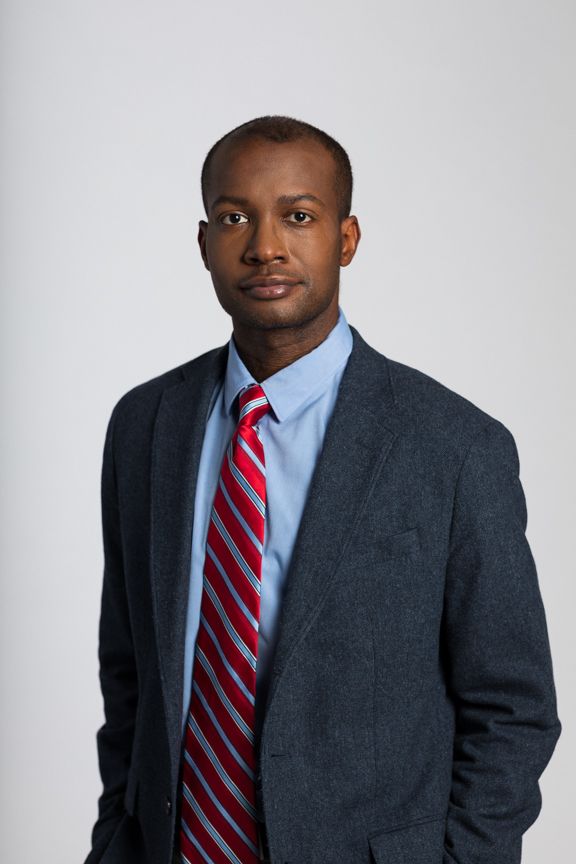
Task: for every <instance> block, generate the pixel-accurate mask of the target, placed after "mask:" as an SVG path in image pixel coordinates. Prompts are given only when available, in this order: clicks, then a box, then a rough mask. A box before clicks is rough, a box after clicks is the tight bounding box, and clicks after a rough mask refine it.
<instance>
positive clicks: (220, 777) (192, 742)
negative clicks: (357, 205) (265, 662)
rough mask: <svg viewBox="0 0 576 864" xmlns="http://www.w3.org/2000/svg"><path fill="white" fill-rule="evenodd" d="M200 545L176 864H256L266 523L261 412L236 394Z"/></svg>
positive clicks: (260, 394)
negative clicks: (236, 409) (234, 417)
mask: <svg viewBox="0 0 576 864" xmlns="http://www.w3.org/2000/svg"><path fill="white" fill-rule="evenodd" d="M239 402H240V416H239V421H238V425H237V427H236V429H235V431H234V434H233V436H232V439H231V441H230V444H229V445H228V448H227V450H226V453H225V454H224V459H223V461H222V467H221V469H220V477H219V480H218V486H217V488H216V494H215V496H214V503H213V505H212V510H211V514H210V522H209V526H208V534H207V540H206V558H205V562H204V575H203V588H202V600H201V605H200V626H199V629H198V637H197V640H196V649H195V655H194V671H193V674H192V695H191V699H190V711H189V713H188V721H187V724H186V732H185V737H184V758H183V763H182V809H181V825H180V854H181V860H182V862H183V864H185V862H190V864H195V862H202V864H204V862H207V864H256V862H258V861H259V859H260V856H259V845H258V843H259V841H258V823H257V817H256V797H255V779H256V754H255V750H254V722H255V714H254V704H255V697H256V661H257V656H258V625H259V620H260V579H261V573H262V553H263V546H264V524H265V515H266V473H265V463H264V450H263V447H262V442H261V440H260V436H259V433H258V431H257V428H255V424H256V423H258V421H259V420H260V419H261V418H262V417H263V416H264V415H265V414H266V413H267V412H268V411H269V409H270V405H269V404H268V400H267V399H266V396H265V394H264V391H263V390H262V388H261V387H260V385H259V384H251V385H250V386H249V387H247V388H246V389H245V390H243V391H242V392H241V393H240V399H239Z"/></svg>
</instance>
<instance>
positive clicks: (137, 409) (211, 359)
mask: <svg viewBox="0 0 576 864" xmlns="http://www.w3.org/2000/svg"><path fill="white" fill-rule="evenodd" d="M226 350H227V344H225V345H220V346H219V347H217V348H212V349H210V350H209V351H205V352H204V353H203V354H200V355H199V356H198V357H194V358H193V359H192V360H188V361H187V362H185V363H181V364H180V365H178V366H175V367H173V368H172V369H168V370H167V371H166V372H162V373H161V374H160V375H155V376H154V377H153V378H150V379H148V380H147V381H143V382H141V383H139V384H136V385H135V386H134V387H131V388H130V389H129V390H127V391H126V392H125V393H124V394H123V395H122V396H120V398H119V399H118V400H117V401H116V403H115V404H114V406H113V409H112V414H111V418H110V422H111V424H118V423H129V424H130V425H138V424H139V423H141V422H142V423H145V422H146V420H148V419H150V418H152V417H153V416H154V415H155V414H156V410H157V408H158V405H159V403H160V401H161V399H162V397H163V395H164V394H165V393H166V391H168V390H170V389H171V388H172V387H175V386H177V385H179V384H183V383H185V382H190V383H194V382H202V381H204V380H206V379H207V378H209V377H210V376H211V375H215V374H218V370H219V369H222V368H223V366H224V365H225V355H226Z"/></svg>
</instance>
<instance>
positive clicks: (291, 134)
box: [201, 114, 353, 220]
mask: <svg viewBox="0 0 576 864" xmlns="http://www.w3.org/2000/svg"><path fill="white" fill-rule="evenodd" d="M253 138H262V139H264V140H266V141H275V142H276V143H278V144H284V143H285V142H287V141H297V140H298V139H302V138H308V139H312V140H314V141H317V142H318V143H319V144H321V145H322V146H323V147H324V148H325V149H326V150H328V152H329V153H331V154H332V157H333V159H334V162H335V167H336V193H337V195H338V202H339V207H338V212H339V217H340V220H342V219H345V218H346V217H347V216H349V215H350V210H351V207H352V184H353V178H352V166H351V165H350V159H349V158H348V154H347V153H346V151H345V150H344V148H343V147H342V145H341V144H339V143H338V141H336V140H335V139H334V138H332V137H331V136H330V135H328V134H327V133H326V132H323V131H322V130H321V129H318V128H317V127H316V126H312V125H311V124H310V123H306V122H305V121H304V120H296V119H295V118H294V117H285V116H283V115H280V114H269V115H266V116H264V117H256V118H255V119H254V120H248V121H247V122H246V123H242V124H241V125H240V126H236V128H235V129H232V130H231V131H230V132H227V133H226V134H225V135H223V136H222V138H219V139H218V141H216V143H215V144H213V146H212V147H211V148H210V150H209V151H208V154H207V155H206V158H205V159H204V164H203V166H202V175H201V188H202V202H203V204H204V209H205V210H206V214H208V207H207V205H206V191H207V185H208V175H209V172H210V166H211V164H212V160H213V158H214V154H215V153H216V151H217V150H218V148H219V147H220V145H221V144H223V143H224V142H225V141H230V140H233V141H247V140H249V139H253Z"/></svg>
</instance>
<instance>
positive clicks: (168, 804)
mask: <svg viewBox="0 0 576 864" xmlns="http://www.w3.org/2000/svg"><path fill="white" fill-rule="evenodd" d="M164 813H165V814H166V816H170V814H171V813H172V801H171V800H170V798H168V797H167V798H166V801H165V803H164Z"/></svg>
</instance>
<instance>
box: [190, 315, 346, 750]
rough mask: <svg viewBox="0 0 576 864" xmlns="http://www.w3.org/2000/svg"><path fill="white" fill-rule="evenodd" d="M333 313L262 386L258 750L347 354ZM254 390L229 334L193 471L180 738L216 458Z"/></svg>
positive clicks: (341, 324) (217, 472)
mask: <svg viewBox="0 0 576 864" xmlns="http://www.w3.org/2000/svg"><path fill="white" fill-rule="evenodd" d="M338 308H339V315H338V321H337V323H336V324H335V326H334V327H333V329H332V330H331V331H330V333H329V334H328V336H327V337H326V339H325V340H324V341H323V342H321V344H320V345H318V346H317V347H316V348H314V350H313V351H310V352H309V353H308V354H305V355H304V356H303V357H300V358H299V359H298V360H295V361H294V363H291V364H290V365H289V366H285V367H284V368H283V369H280V370H279V371H278V372H276V373H275V374H274V375H271V376H270V378H266V379H265V380H264V381H261V382H260V386H261V387H262V389H263V390H264V393H265V394H266V398H267V399H268V401H269V403H270V406H271V410H270V411H269V412H268V413H267V414H266V415H265V416H264V417H263V418H262V419H261V420H260V422H259V424H258V426H259V430H260V433H261V440H262V444H263V447H264V458H265V461H266V499H267V501H266V522H265V536H264V553H263V558H262V580H261V595H260V625H259V630H258V664H257V668H256V705H255V710H256V729H255V737H256V742H257V745H258V743H259V740H260V733H261V728H262V721H263V713H264V707H265V703H266V694H267V690H268V684H269V678H270V671H271V663H272V657H273V654H274V647H275V643H276V638H277V635H278V621H279V615H280V608H281V605H282V597H283V594H284V586H285V581H286V577H287V575H288V568H289V565H290V560H291V557H292V550H293V547H294V542H295V540H296V535H297V533H298V528H299V525H300V520H301V517H302V513H303V510H304V505H305V503H306V498H307V496H308V489H309V486H310V481H311V479H312V475H313V473H314V468H315V467H316V462H317V459H318V456H319V455H320V452H321V450H322V445H323V442H324V434H325V432H326V427H327V425H328V421H329V419H330V416H331V414H332V411H333V409H334V405H335V402H336V397H337V395H338V387H339V385H340V381H341V378H342V375H343V373H344V369H345V367H346V363H347V362H348V357H349V355H350V351H351V350H352V333H351V331H350V327H349V325H348V322H347V320H346V318H345V316H344V313H343V311H342V309H341V307H338ZM254 383H255V381H254V378H253V376H252V375H251V374H250V372H249V371H248V369H247V368H246V366H245V365H244V363H243V362H242V360H241V359H240V356H239V354H238V351H237V349H236V344H235V342H234V336H233V335H232V336H231V337H230V342H229V351H228V362H227V366H226V374H225V376H224V379H223V382H222V383H221V384H220V385H218V386H217V387H216V388H215V390H214V393H213V394H212V401H211V405H210V408H209V411H208V420H207V424H206V429H205V433H204V443H203V445H202V453H201V456H200V465H199V469H198V482H197V487H196V499H195V507H194V524H193V534H192V562H191V572H190V592H189V599H188V611H187V625H186V643H185V655H184V702H183V716H182V728H183V732H184V730H185V725H186V719H187V716H188V710H189V702H190V695H191V689H192V669H193V661H194V648H195V644H196V636H197V634H198V627H199V623H200V603H201V599H202V578H203V570H204V559H205V553H206V537H207V534H208V524H209V518H210V511H211V507H212V502H213V500H214V495H215V493H216V487H217V483H218V478H219V475H220V468H221V465H222V459H223V457H224V453H225V451H226V448H227V446H228V444H229V442H230V439H231V438H232V435H233V433H234V430H235V428H236V425H237V423H238V402H237V399H236V397H237V396H238V394H239V392H240V391H241V390H243V389H244V388H245V387H247V386H249V385H250V384H254Z"/></svg>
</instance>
